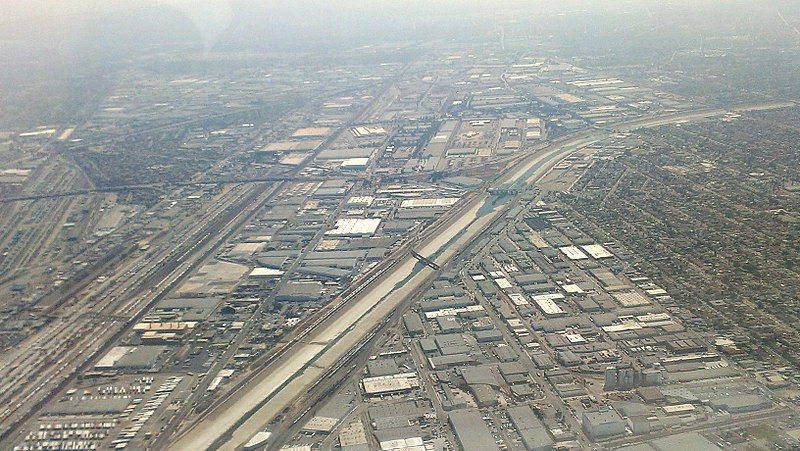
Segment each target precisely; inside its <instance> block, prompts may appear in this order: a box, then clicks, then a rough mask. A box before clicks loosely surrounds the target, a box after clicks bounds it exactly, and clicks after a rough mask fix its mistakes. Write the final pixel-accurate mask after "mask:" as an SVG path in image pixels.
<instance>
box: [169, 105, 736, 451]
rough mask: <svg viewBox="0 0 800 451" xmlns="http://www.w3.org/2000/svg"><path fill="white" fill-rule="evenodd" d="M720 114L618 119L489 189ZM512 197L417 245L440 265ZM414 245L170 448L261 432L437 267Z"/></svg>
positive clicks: (234, 444) (548, 151)
mask: <svg viewBox="0 0 800 451" xmlns="http://www.w3.org/2000/svg"><path fill="white" fill-rule="evenodd" d="M718 114H720V113H719V110H704V111H694V112H687V113H682V114H674V115H669V116H659V117H653V118H650V119H647V120H638V121H636V123H634V124H617V125H616V127H615V128H614V129H609V130H589V131H583V132H579V133H577V134H575V135H570V136H567V137H564V138H562V139H559V140H557V141H555V142H554V143H552V144H551V145H550V146H548V147H546V148H544V149H542V150H540V151H539V152H536V153H534V154H532V155H528V157H527V161H525V162H524V163H522V164H519V165H513V166H511V167H510V168H508V169H506V170H505V171H504V172H503V173H501V174H500V175H499V176H498V177H497V178H496V179H495V181H494V182H493V183H492V187H495V188H497V187H501V186H503V185H517V184H526V185H527V184H533V183H536V182H537V181H538V180H540V179H541V178H542V177H543V176H544V175H546V174H547V173H548V172H549V171H550V169H552V167H553V166H555V165H556V164H557V163H558V162H560V161H561V160H563V159H564V158H566V157H568V156H569V155H571V154H573V153H575V152H576V151H578V150H580V149H583V148H585V147H587V146H589V145H591V144H594V143H597V142H599V141H601V140H603V139H606V138H608V137H611V136H613V135H614V134H616V133H619V131H620V130H621V129H622V128H626V127H627V129H628V130H632V129H635V128H646V127H655V126H660V125H665V124H670V123H678V122H685V121H689V120H694V119H704V118H707V117H709V116H716V115H718ZM508 200H510V199H506V201H502V200H499V199H498V198H497V197H494V196H492V195H490V194H489V193H488V188H485V189H484V190H482V191H479V192H478V193H476V194H475V195H473V196H471V197H469V198H468V199H466V200H465V201H464V202H463V203H462V204H461V205H460V206H457V207H456V209H455V210H454V214H449V215H446V216H444V217H442V218H441V219H440V220H438V221H437V222H436V223H434V224H433V225H431V226H430V227H429V228H428V229H427V230H426V231H425V236H424V237H422V238H421V239H420V240H419V242H418V243H416V248H417V249H419V253H420V254H421V255H425V256H433V257H428V258H430V259H431V260H432V261H434V262H435V263H436V264H437V265H443V264H446V263H447V261H449V259H450V258H451V257H452V256H453V255H455V254H456V253H457V252H458V251H459V250H460V249H461V248H462V247H464V246H466V245H467V244H468V243H469V242H471V241H472V240H473V239H474V238H476V237H477V236H479V235H480V234H481V233H482V232H483V231H484V230H485V227H486V226H487V224H490V223H491V222H492V220H493V219H494V218H495V217H497V215H499V214H501V213H503V212H504V211H506V210H507V208H509V205H510V204H512V203H513V202H508ZM409 250H410V249H409V248H408V247H404V248H401V249H400V250H399V251H398V252H396V253H395V255H393V256H392V257H391V258H390V259H387V261H386V265H385V266H383V267H379V268H376V270H378V273H377V275H376V276H372V277H369V278H367V280H366V281H365V282H363V283H362V284H361V285H360V286H359V287H358V289H357V290H355V291H354V294H351V295H348V296H345V297H344V298H343V299H340V300H338V301H334V302H335V304H334V307H333V308H332V309H331V310H329V311H328V314H327V316H324V317H323V318H322V319H321V320H319V321H316V322H315V323H313V324H312V325H311V326H309V327H308V328H307V329H306V330H304V331H303V333H301V334H300V336H299V338H298V339H296V340H293V341H292V342H290V343H289V344H288V345H287V346H285V347H284V349H282V350H281V352H279V353H278V356H277V357H276V358H274V359H273V360H271V361H270V362H269V363H268V364H267V365H266V366H265V367H264V368H263V369H262V370H261V371H260V373H259V375H258V377H254V378H253V379H252V380H251V381H250V382H249V383H248V384H246V385H245V386H243V387H241V388H240V389H239V390H237V391H235V392H234V393H232V394H230V396H229V397H228V398H227V399H225V400H224V401H223V402H221V403H220V404H218V405H217V406H216V408H214V409H213V410H211V411H210V412H208V413H207V414H206V415H204V416H203V417H202V418H201V419H200V420H198V421H196V422H194V423H193V424H192V426H191V427H189V428H188V429H187V430H185V431H183V434H182V435H181V436H179V437H178V439H177V440H176V441H175V442H174V443H173V444H172V446H171V448H170V449H175V450H178V449H209V448H220V449H236V448H238V447H240V446H241V445H242V444H243V443H245V442H246V441H248V440H249V438H250V437H252V436H253V435H254V434H255V433H257V432H259V431H260V430H262V429H263V428H264V427H265V426H266V425H267V424H268V423H269V422H270V421H271V420H272V419H273V418H274V417H276V416H277V415H278V414H280V413H281V412H282V411H283V409H285V408H286V407H287V406H289V405H290V404H291V403H293V402H294V400H296V399H297V398H298V397H299V396H300V395H301V394H303V393H305V392H307V391H308V389H309V387H311V386H313V385H314V384H315V383H317V381H318V380H319V379H320V378H321V377H322V376H323V375H324V374H325V372H326V368H330V367H332V366H334V365H335V364H336V362H337V361H339V360H340V359H341V358H342V357H343V356H344V355H346V354H347V353H348V351H349V350H350V349H351V348H352V347H353V346H355V344H356V343H358V342H359V341H360V340H361V339H362V338H363V337H364V336H366V334H367V333H368V332H369V330H371V328H372V326H373V325H374V324H377V323H379V322H380V321H381V320H382V319H383V318H384V317H385V316H386V315H387V314H388V313H389V312H391V311H392V310H393V309H394V308H396V307H397V306H398V305H400V304H401V303H402V302H403V301H404V300H406V299H407V298H408V297H409V294H410V293H412V292H413V291H415V290H416V289H418V288H419V287H420V286H421V285H422V283H423V282H424V281H425V280H426V279H427V277H428V276H429V275H430V273H431V272H432V271H433V269H431V268H429V267H426V266H425V265H423V264H421V263H419V262H418V261H417V260H416V259H415V258H414V257H413V256H412V255H411V254H410V252H409ZM330 312H335V313H336V314H335V315H333V314H331V313H330Z"/></svg>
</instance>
